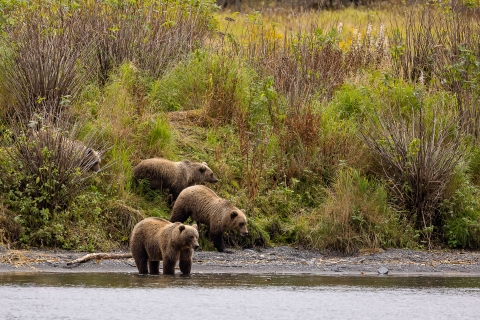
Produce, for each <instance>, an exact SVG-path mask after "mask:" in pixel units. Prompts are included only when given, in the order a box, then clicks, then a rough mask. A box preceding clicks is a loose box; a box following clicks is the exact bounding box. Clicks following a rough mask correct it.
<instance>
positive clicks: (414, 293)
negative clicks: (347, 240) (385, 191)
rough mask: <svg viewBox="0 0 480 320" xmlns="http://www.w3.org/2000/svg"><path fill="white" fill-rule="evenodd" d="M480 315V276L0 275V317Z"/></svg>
mask: <svg viewBox="0 0 480 320" xmlns="http://www.w3.org/2000/svg"><path fill="white" fill-rule="evenodd" d="M142 318H143V319H147V318H149V319H172V320H177V319H178V320H180V319H195V320H197V319H223V320H228V319H275V320H280V319H289V320H295V319H342V320H343V319H480V278H476V277H463V278H460V277H459V278H456V277H392V276H375V277H373V276H372V277H370V276H369V277H366V276H363V277H361V276H335V277H332V276H318V275H251V274H193V275H190V276H181V275H175V276H163V275H160V276H140V275H137V274H132V273H103V274H102V273H67V274H57V273H25V274H18V273H15V274H14V273H9V274H1V273H0V319H142Z"/></svg>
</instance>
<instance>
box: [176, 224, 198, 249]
mask: <svg viewBox="0 0 480 320" xmlns="http://www.w3.org/2000/svg"><path fill="white" fill-rule="evenodd" d="M176 224H177V226H175V230H174V235H173V237H174V242H175V244H176V246H177V248H178V249H180V250H185V249H193V250H197V249H198V247H199V244H198V230H197V229H198V228H197V225H196V224H194V225H192V226H189V225H184V224H183V223H180V222H177V223H176Z"/></svg>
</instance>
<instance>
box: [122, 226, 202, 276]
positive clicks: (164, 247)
mask: <svg viewBox="0 0 480 320" xmlns="http://www.w3.org/2000/svg"><path fill="white" fill-rule="evenodd" d="M197 248H198V231H197V226H196V225H193V226H189V225H184V224H182V223H180V222H177V223H171V222H169V221H168V220H165V219H161V218H155V217H151V218H146V219H144V220H142V221H140V222H139V223H137V224H136V225H135V227H134V228H133V231H132V234H131V236H130V252H131V253H132V256H133V259H134V260H135V264H136V265H137V269H138V272H139V273H140V274H148V273H149V272H150V274H159V271H160V270H159V265H160V260H163V274H174V273H175V265H176V263H177V261H179V266H180V271H181V272H182V273H183V274H189V273H190V271H191V269H192V257H193V251H194V250H196V249H197Z"/></svg>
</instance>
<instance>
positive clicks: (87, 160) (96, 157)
mask: <svg viewBox="0 0 480 320" xmlns="http://www.w3.org/2000/svg"><path fill="white" fill-rule="evenodd" d="M101 162H102V159H101V158H100V153H99V152H98V151H96V150H93V149H92V148H86V149H85V153H84V158H83V161H82V166H86V167H88V168H89V170H92V171H93V172H99V171H100V163H101Z"/></svg>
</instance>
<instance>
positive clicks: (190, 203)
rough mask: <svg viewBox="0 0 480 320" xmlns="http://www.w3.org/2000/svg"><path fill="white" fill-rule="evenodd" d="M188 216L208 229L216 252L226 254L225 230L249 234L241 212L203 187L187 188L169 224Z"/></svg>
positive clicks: (244, 217) (185, 218)
mask: <svg viewBox="0 0 480 320" xmlns="http://www.w3.org/2000/svg"><path fill="white" fill-rule="evenodd" d="M188 217H191V218H192V220H193V221H195V222H197V223H203V224H205V225H207V226H209V227H210V239H211V240H212V241H213V244H214V245H215V248H217V250H218V251H219V252H225V242H224V241H223V233H224V231H225V230H234V231H237V232H238V233H240V235H242V236H244V235H246V234H248V230H247V217H246V216H245V214H244V213H243V211H242V210H240V209H238V208H237V207H235V206H234V205H232V204H231V203H230V202H229V201H228V200H225V199H222V198H220V197H219V196H217V194H216V193H215V192H213V191H212V190H211V189H209V188H207V187H205V186H201V185H198V186H192V187H188V188H186V189H185V190H183V191H182V192H181V193H180V195H179V196H178V198H177V201H175V205H174V206H173V209H172V215H171V217H170V221H171V222H182V223H183V222H185V221H186V220H187V219H188Z"/></svg>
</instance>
